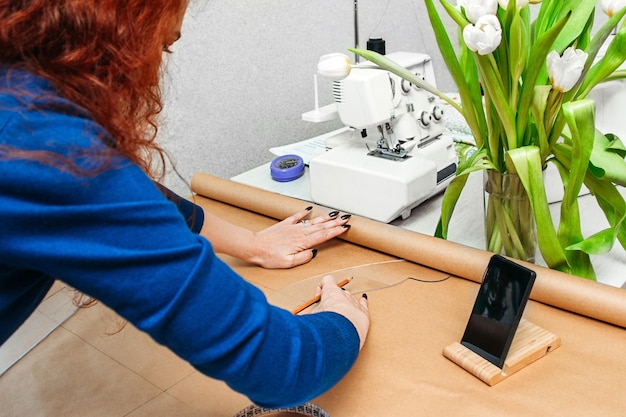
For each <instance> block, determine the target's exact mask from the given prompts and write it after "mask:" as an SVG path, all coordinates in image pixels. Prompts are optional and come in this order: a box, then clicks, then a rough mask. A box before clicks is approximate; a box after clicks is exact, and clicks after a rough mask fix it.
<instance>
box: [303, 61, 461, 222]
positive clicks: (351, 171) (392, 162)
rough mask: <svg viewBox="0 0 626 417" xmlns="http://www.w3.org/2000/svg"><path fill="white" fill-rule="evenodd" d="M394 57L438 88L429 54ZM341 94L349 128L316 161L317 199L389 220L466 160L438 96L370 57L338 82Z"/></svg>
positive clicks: (341, 112)
mask: <svg viewBox="0 0 626 417" xmlns="http://www.w3.org/2000/svg"><path fill="white" fill-rule="evenodd" d="M387 56H388V57H389V58H390V59H392V60H393V61H395V62H397V63H398V64H400V65H402V66H404V67H405V68H407V69H409V70H410V71H411V72H413V73H414V74H417V75H418V76H419V77H422V78H423V79H424V80H425V81H427V82H428V83H430V84H432V85H433V86H434V85H436V82H435V74H434V71H433V66H432V62H431V59H430V57H429V56H428V55H425V54H420V53H408V52H396V53H391V54H388V55H387ZM333 97H334V102H335V105H336V112H337V114H338V116H339V118H340V119H341V121H342V122H343V123H344V124H345V125H346V126H347V127H349V129H345V128H344V129H339V130H337V131H336V134H331V135H329V136H328V137H327V139H326V148H327V151H326V152H324V153H323V154H321V155H319V156H316V157H314V158H313V159H311V160H310V162H309V171H310V182H311V184H310V185H311V196H312V198H313V200H314V201H315V202H316V203H318V204H321V205H325V206H328V207H332V208H336V209H339V210H342V211H345V212H349V213H353V214H357V215H360V216H364V217H368V218H370V219H374V220H378V221H381V222H385V223H388V222H391V221H392V220H394V219H396V218H398V217H402V218H403V219H405V218H407V217H408V216H409V215H410V213H411V210H412V209H413V208H414V207H416V206H417V205H419V204H420V203H422V202H424V201H425V200H427V199H428V198H429V197H431V196H433V195H435V194H437V193H439V192H441V191H442V190H443V189H444V188H445V187H447V185H448V184H449V183H450V181H451V180H452V178H453V177H454V174H455V172H456V168H457V163H458V159H457V154H456V151H455V147H454V143H453V141H452V138H451V137H450V136H448V135H446V134H444V123H443V110H442V107H441V104H440V102H439V100H438V98H437V97H435V96H434V95H432V94H430V93H428V92H427V91H425V90H422V89H420V88H418V87H416V86H415V85H413V84H411V83H409V82H407V81H405V80H403V79H401V78H399V77H397V76H396V75H395V74H392V73H390V72H388V71H385V70H382V69H379V68H373V67H372V66H371V65H368V63H367V62H364V63H361V64H358V65H355V66H353V68H352V70H351V72H350V74H349V75H348V77H346V78H344V79H343V80H339V81H333ZM331 106H332V105H331ZM327 107H328V106H327ZM332 110H333V111H334V108H333V109H332ZM303 119H305V120H308V119H307V117H306V114H305V115H303ZM327 119H328V118H326V119H325V120H327ZM311 121H314V120H311Z"/></svg>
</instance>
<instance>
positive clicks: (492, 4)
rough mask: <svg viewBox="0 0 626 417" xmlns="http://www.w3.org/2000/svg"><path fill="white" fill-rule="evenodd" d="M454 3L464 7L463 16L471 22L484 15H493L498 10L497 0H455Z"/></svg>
mask: <svg viewBox="0 0 626 417" xmlns="http://www.w3.org/2000/svg"><path fill="white" fill-rule="evenodd" d="M456 4H457V6H459V7H463V8H464V9H465V16H467V18H468V19H469V21H470V22H472V23H476V21H477V20H478V19H479V18H480V17H482V16H484V15H487V14H494V15H495V14H496V12H497V11H498V0H457V2H456Z"/></svg>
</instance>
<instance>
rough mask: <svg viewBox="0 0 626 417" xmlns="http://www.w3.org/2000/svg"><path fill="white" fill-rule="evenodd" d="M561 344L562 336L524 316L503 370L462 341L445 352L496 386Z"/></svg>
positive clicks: (458, 363)
mask: <svg viewBox="0 0 626 417" xmlns="http://www.w3.org/2000/svg"><path fill="white" fill-rule="evenodd" d="M559 346H561V338H560V337H557V336H555V335H554V334H552V333H550V332H548V331H547V330H544V329H543V328H541V327H539V326H536V325H535V324H533V323H531V322H529V321H527V320H524V319H522V320H521V321H520V323H519V326H518V327H517V331H516V332H515V336H514V338H513V342H512V343H511V348H510V349H509V353H508V355H507V357H506V361H505V362H504V367H503V368H502V369H500V368H498V367H497V366H496V365H494V364H492V363H491V362H489V361H488V360H486V359H485V358H483V357H482V356H480V355H478V354H477V353H475V352H474V351H472V350H470V349H468V348H466V347H465V346H463V345H462V344H460V343H459V342H454V343H452V344H451V345H449V346H447V347H446V348H445V349H444V350H443V355H444V356H445V357H446V358H448V359H450V360H451V361H452V362H454V363H456V364H457V365H459V366H460V367H461V368H463V369H465V370H466V371H467V372H469V373H471V374H472V375H474V376H475V377H476V378H478V379H480V380H481V381H483V382H484V383H485V384H487V385H489V386H494V385H496V384H497V383H498V382H500V381H502V380H504V379H506V378H507V377H509V376H511V375H513V374H514V373H516V372H517V371H519V370H520V369H522V368H525V367H526V366H528V365H530V364H531V363H533V362H534V361H536V360H537V359H540V358H542V357H544V356H545V355H546V354H547V353H548V352H551V351H553V350H554V349H556V348H558V347H559Z"/></svg>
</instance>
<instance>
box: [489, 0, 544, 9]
mask: <svg viewBox="0 0 626 417" xmlns="http://www.w3.org/2000/svg"><path fill="white" fill-rule="evenodd" d="M498 3H500V7H502V8H503V9H504V10H506V8H507V7H509V0H498ZM534 3H539V2H537V1H535V2H534ZM526 6H528V0H516V1H515V7H517V8H518V9H521V8H524V7H526Z"/></svg>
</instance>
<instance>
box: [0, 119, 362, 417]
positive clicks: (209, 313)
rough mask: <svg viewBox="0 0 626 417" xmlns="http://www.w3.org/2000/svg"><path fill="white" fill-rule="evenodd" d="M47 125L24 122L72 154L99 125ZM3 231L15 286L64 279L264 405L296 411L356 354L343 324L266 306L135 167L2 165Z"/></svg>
mask: <svg viewBox="0 0 626 417" xmlns="http://www.w3.org/2000/svg"><path fill="white" fill-rule="evenodd" d="M42 117H43V115H42ZM19 119H20V123H23V121H24V120H25V118H24V117H21V118H19ZM48 119H49V117H48ZM48 119H46V121H45V125H37V123H36V121H33V120H30V121H29V126H28V132H29V133H28V134H29V135H32V132H38V133H37V135H41V138H42V139H41V143H45V144H46V145H45V146H52V147H56V146H59V145H58V144H55V140H54V139H52V138H54V137H60V138H62V140H63V141H66V140H70V141H72V148H74V147H75V146H77V145H76V144H77V143H78V144H80V136H81V135H84V132H86V131H92V130H93V129H85V126H84V125H83V124H78V125H77V126H73V125H72V121H71V120H54V121H50V120H48ZM59 125H60V126H63V127H64V128H63V131H62V135H59V132H58V131H56V130H55V129H57V127H56V126H59ZM3 129H4V130H2V129H0V143H3V141H4V143H6V142H7V141H9V143H13V144H15V143H16V142H10V141H11V140H12V138H19V137H20V135H21V136H22V137H23V136H24V131H23V129H21V128H19V126H14V125H12V123H11V122H9V123H7V124H5V125H4V128H3ZM72 135H74V136H75V137H72ZM29 139H30V140H29V144H32V143H33V141H35V139H36V138H35V137H31V138H29ZM87 144H88V146H93V142H92V141H87ZM29 146H31V145H29ZM0 229H1V230H3V232H2V237H1V239H0V269H4V270H5V271H6V270H8V271H11V276H12V277H13V279H12V281H11V284H10V285H11V286H14V287H19V286H24V287H25V288H27V287H28V286H29V285H30V286H32V285H33V284H32V282H35V280H36V279H37V277H42V276H45V277H50V278H51V277H54V278H58V279H61V280H63V281H65V282H66V283H68V284H69V285H71V286H73V287H74V288H76V289H78V290H80V291H82V292H84V293H86V294H88V295H90V296H92V297H94V298H96V299H98V300H100V301H101V302H103V303H104V304H106V305H108V306H109V307H111V308H112V309H114V310H115V311H117V312H118V313H119V314H120V315H121V316H123V317H125V318H126V319H127V320H129V321H130V322H132V323H133V324H134V325H135V326H136V327H137V328H139V329H141V330H143V331H145V332H147V333H148V334H150V335H151V337H152V338H154V339H155V340H156V341H157V342H159V343H161V344H163V345H165V346H167V347H169V348H170V349H171V350H172V351H173V352H175V353H176V354H178V355H179V356H180V357H182V358H183V359H185V360H187V361H189V362H190V363H191V364H192V365H193V366H194V367H196V368H197V369H198V370H199V371H201V372H203V373H204V374H206V375H208V376H211V377H214V378H218V379H221V380H224V381H225V382H226V383H227V384H229V385H230V386H231V387H232V388H233V389H235V390H237V391H239V392H241V393H243V394H245V395H247V396H248V397H249V398H250V399H251V400H252V401H253V402H255V403H257V404H259V405H262V406H265V407H283V406H291V405H296V404H300V403H302V402H305V401H308V400H310V399H312V398H314V397H316V396H318V395H320V394H321V393H323V392H325V391H326V390H328V389H329V388H330V387H332V386H333V385H334V384H336V383H337V382H338V381H339V380H340V379H341V378H342V377H343V375H345V373H346V372H348V370H349V369H350V368H351V366H352V365H353V363H354V361H355V360H356V357H357V355H358V350H359V337H358V334H357V332H356V329H355V328H354V326H353V325H352V324H351V323H350V322H349V321H348V320H347V319H346V318H344V317H343V316H340V315H338V314H334V313H319V314H313V315H305V316H294V315H292V314H291V313H289V312H287V311H285V310H282V309H279V308H277V307H274V306H271V305H270V304H268V302H267V300H266V298H265V297H264V295H263V293H262V292H261V291H259V289H257V288H256V287H254V286H253V285H251V284H250V283H248V282H246V281H245V280H243V279H242V278H241V277H240V276H238V275H237V274H236V273H235V272H234V271H233V270H231V269H230V268H229V267H228V265H226V264H225V263H224V262H222V261H221V260H220V259H219V258H218V257H217V256H216V255H215V254H214V252H213V250H212V247H211V245H210V243H209V242H208V241H207V240H206V239H205V238H203V237H201V236H199V235H197V234H194V233H192V232H191V230H190V229H189V228H188V226H187V223H186V221H185V219H184V218H183V216H181V214H180V213H179V211H178V210H177V207H176V205H175V204H173V203H172V202H170V201H168V200H167V199H166V198H165V197H164V196H163V194H162V193H161V192H160V191H159V190H158V189H157V187H155V185H154V184H153V183H152V181H150V180H149V179H148V178H147V177H146V176H145V174H143V172H141V170H140V169H139V168H138V167H136V166H135V165H133V164H131V163H129V162H128V161H122V162H121V163H120V164H119V166H118V167H116V168H111V169H108V170H106V171H104V172H102V173H99V174H98V175H96V176H93V177H78V176H76V175H73V174H70V173H67V172H63V171H61V170H59V169H57V168H54V167H50V166H47V165H45V164H42V163H39V162H33V161H28V160H9V161H3V162H2V163H1V164H0ZM3 276H5V275H3V274H2V273H0V279H2V277H3ZM16 277H21V278H20V279H15V278H16ZM31 277H32V278H31ZM39 279H41V278H39ZM30 280H32V282H26V281H30ZM0 288H3V289H6V288H7V285H3V286H0ZM13 292H14V293H16V294H18V293H21V294H24V293H25V292H24V291H21V292H20V290H19V288H16V289H15V290H14V291H13ZM11 314H12V313H11V310H10V309H9V310H2V309H0V315H2V317H0V318H1V319H2V320H5V319H7V320H11V319H15V317H11Z"/></svg>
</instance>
